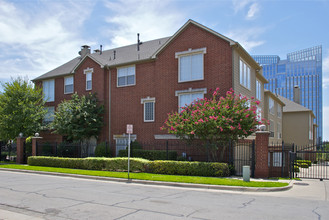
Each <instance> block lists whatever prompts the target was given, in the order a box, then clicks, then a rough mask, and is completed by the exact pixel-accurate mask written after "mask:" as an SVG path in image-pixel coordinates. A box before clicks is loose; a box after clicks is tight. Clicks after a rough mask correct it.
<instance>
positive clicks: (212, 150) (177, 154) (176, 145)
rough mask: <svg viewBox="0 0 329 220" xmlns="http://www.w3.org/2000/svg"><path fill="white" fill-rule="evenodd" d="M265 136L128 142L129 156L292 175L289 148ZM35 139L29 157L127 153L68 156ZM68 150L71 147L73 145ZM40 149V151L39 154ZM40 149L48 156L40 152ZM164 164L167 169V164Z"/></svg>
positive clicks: (106, 147) (102, 150)
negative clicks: (224, 140) (227, 140)
mask: <svg viewBox="0 0 329 220" xmlns="http://www.w3.org/2000/svg"><path fill="white" fill-rule="evenodd" d="M269 134H270V133H269V132H267V131H260V132H256V136H255V139H254V140H239V141H238V142H236V143H233V142H230V143H226V144H222V145H221V144H218V145H216V146H210V145H202V144H201V143H200V142H193V143H190V144H187V143H186V142H183V141H181V140H155V141H154V142H150V143H146V142H144V143H132V146H131V147H132V148H131V156H132V157H142V158H144V159H147V160H154V161H156V160H159V159H160V160H172V161H198V162H220V163H226V164H227V165H228V168H229V172H230V174H231V175H242V170H243V169H242V167H243V166H245V165H248V166H250V169H251V170H250V173H251V177H256V178H268V177H271V176H286V175H288V176H289V173H291V172H292V171H291V169H290V171H289V161H288V159H289V148H288V147H286V145H278V146H269ZM37 140H38V138H32V155H33V156H36V155H47V154H48V156H49V155H51V156H61V157H64V156H67V157H69V156H72V157H87V156H94V155H95V156H105V157H110V156H112V155H116V156H118V155H120V156H126V155H127V151H126V150H125V149H124V148H122V146H120V147H121V148H117V146H116V144H115V143H110V144H109V143H101V144H99V145H97V146H95V148H94V149H95V150H94V152H93V155H91V154H89V155H88V154H82V153H81V152H82V150H81V149H80V150H81V152H80V153H79V152H78V153H72V152H74V151H73V150H71V151H70V150H69V149H70V148H67V149H65V147H63V149H62V148H61V146H62V145H60V144H57V145H50V144H49V143H48V145H43V146H42V147H40V146H41V145H40V146H38V147H37ZM21 143H22V141H20V138H17V155H19V154H20V153H19V152H21V150H19V149H21V148H22V149H23V145H22V144H21ZM39 143H40V142H39ZM55 146H56V147H55ZM71 147H72V148H74V146H71ZM40 148H41V149H42V151H40ZM72 148H71V149H72ZM43 149H45V152H48V153H47V154H46V153H45V152H43ZM120 150H121V151H120ZM40 152H43V153H40ZM76 155H78V156H76ZM79 155H80V156H79ZM18 158H19V157H18ZM280 158H281V159H280ZM17 163H23V160H17ZM164 164H166V165H168V166H169V163H164ZM182 169H183V168H182ZM185 172H187V171H185Z"/></svg>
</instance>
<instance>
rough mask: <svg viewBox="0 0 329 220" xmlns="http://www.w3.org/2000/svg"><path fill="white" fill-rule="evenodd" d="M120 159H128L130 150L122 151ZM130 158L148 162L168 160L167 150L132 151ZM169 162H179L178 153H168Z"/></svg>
mask: <svg viewBox="0 0 329 220" xmlns="http://www.w3.org/2000/svg"><path fill="white" fill-rule="evenodd" d="M118 156H119V157H127V156H128V150H120V151H119V155H118ZM130 156H131V157H137V158H144V159H147V160H166V159H167V151H165V150H142V149H130ZM168 160H177V152H176V151H171V150H170V151H168Z"/></svg>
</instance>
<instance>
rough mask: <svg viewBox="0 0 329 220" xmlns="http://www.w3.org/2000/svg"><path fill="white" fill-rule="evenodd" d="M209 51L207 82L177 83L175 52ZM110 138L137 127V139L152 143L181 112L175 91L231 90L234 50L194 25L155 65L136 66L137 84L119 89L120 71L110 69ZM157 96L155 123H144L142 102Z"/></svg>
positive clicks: (164, 52)
mask: <svg viewBox="0 0 329 220" xmlns="http://www.w3.org/2000/svg"><path fill="white" fill-rule="evenodd" d="M204 47H205V48H207V53H206V54H204V80H200V81H194V82H184V83H178V59H176V58H175V53H176V52H182V51H187V50H188V49H189V48H191V49H199V48H204ZM110 71H111V100H112V102H111V103H112V108H111V111H112V112H111V139H112V138H113V135H115V134H123V133H125V128H126V124H133V125H134V134H137V140H139V141H149V140H153V139H154V134H166V132H164V131H160V127H161V126H162V125H163V122H164V121H165V119H166V117H167V113H169V112H172V111H177V110H178V97H177V96H175V91H177V90H186V89H189V88H192V89H197V88H207V90H209V89H214V88H216V87H219V88H220V90H221V93H222V94H225V92H226V91H227V90H229V89H230V88H231V87H232V49H231V47H230V45H229V43H228V42H227V41H224V40H222V39H220V38H218V37H216V36H214V35H213V34H210V33H209V32H207V31H205V30H203V29H200V28H198V27H196V26H194V25H193V24H191V25H189V26H187V27H186V29H185V30H184V31H183V32H182V33H181V34H180V35H179V36H177V37H176V38H175V39H174V40H173V41H172V42H171V43H170V44H169V45H168V46H167V47H166V48H165V49H164V50H163V51H162V52H161V53H160V54H159V55H158V57H157V59H156V60H155V61H154V62H148V63H142V64H136V85H135V86H128V87H120V88H118V87H117V70H116V68H112V69H111V70H110ZM147 96H150V97H155V122H143V120H144V119H143V105H142V104H141V99H142V98H146V97H147Z"/></svg>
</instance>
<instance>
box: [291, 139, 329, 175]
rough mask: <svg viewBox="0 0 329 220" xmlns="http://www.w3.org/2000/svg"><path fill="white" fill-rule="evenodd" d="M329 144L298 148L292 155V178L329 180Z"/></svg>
mask: <svg viewBox="0 0 329 220" xmlns="http://www.w3.org/2000/svg"><path fill="white" fill-rule="evenodd" d="M328 148H329V143H327V142H325V143H323V144H320V145H313V146H306V147H296V149H295V152H293V153H292V154H291V158H292V160H291V161H292V162H291V173H292V177H299V178H307V179H326V180H328V179H329V149H328Z"/></svg>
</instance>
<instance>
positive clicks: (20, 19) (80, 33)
mask: <svg viewBox="0 0 329 220" xmlns="http://www.w3.org/2000/svg"><path fill="white" fill-rule="evenodd" d="M188 19H193V20H195V21H197V22H199V23H201V24H203V25H205V26H207V27H209V28H211V29H213V30H215V31H217V32H219V33H221V34H223V35H225V36H228V37H230V38H231V39H233V40H235V41H238V42H239V43H240V44H241V45H243V46H244V48H245V49H246V50H247V51H248V52H249V53H250V54H257V55H263V54H266V55H279V56H280V57H281V59H285V58H286V54H287V53H289V52H294V51H298V50H301V49H305V48H309V47H313V46H317V45H322V47H323V94H324V100H323V103H324V108H323V112H324V117H323V124H324V139H326V140H329V99H328V97H326V94H329V28H328V27H329V25H328V21H329V1H328V0H322V1H320V0H303V1H298V0H272V1H270V0H230V1H229V0H217V1H216V0H203V1H197V0H178V1H166V0H160V1H157V0H150V1H144V0H136V1H135V0H26V1H25V0H11V1H9V0H0V66H1V68H0V81H1V82H7V81H10V79H11V77H14V78H16V77H17V76H22V77H28V78H29V79H33V78H35V77H37V76H39V75H41V74H43V73H45V72H48V71H49V70H52V69H53V68H55V67H57V66H59V65H61V64H63V63H65V62H67V61H69V60H70V59H72V58H74V57H76V56H78V51H79V50H80V46H81V45H85V44H87V45H90V46H91V49H92V50H94V49H97V48H99V45H100V44H102V45H103V48H104V49H110V48H112V47H117V46H123V45H127V44H132V43H135V42H136V33H140V38H141V40H142V41H147V40H151V39H155V38H160V37H166V36H170V35H172V34H174V33H175V32H176V31H177V30H178V29H179V28H180V27H181V26H182V25H183V24H184V23H185V22H186V21H187V20H188Z"/></svg>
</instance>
